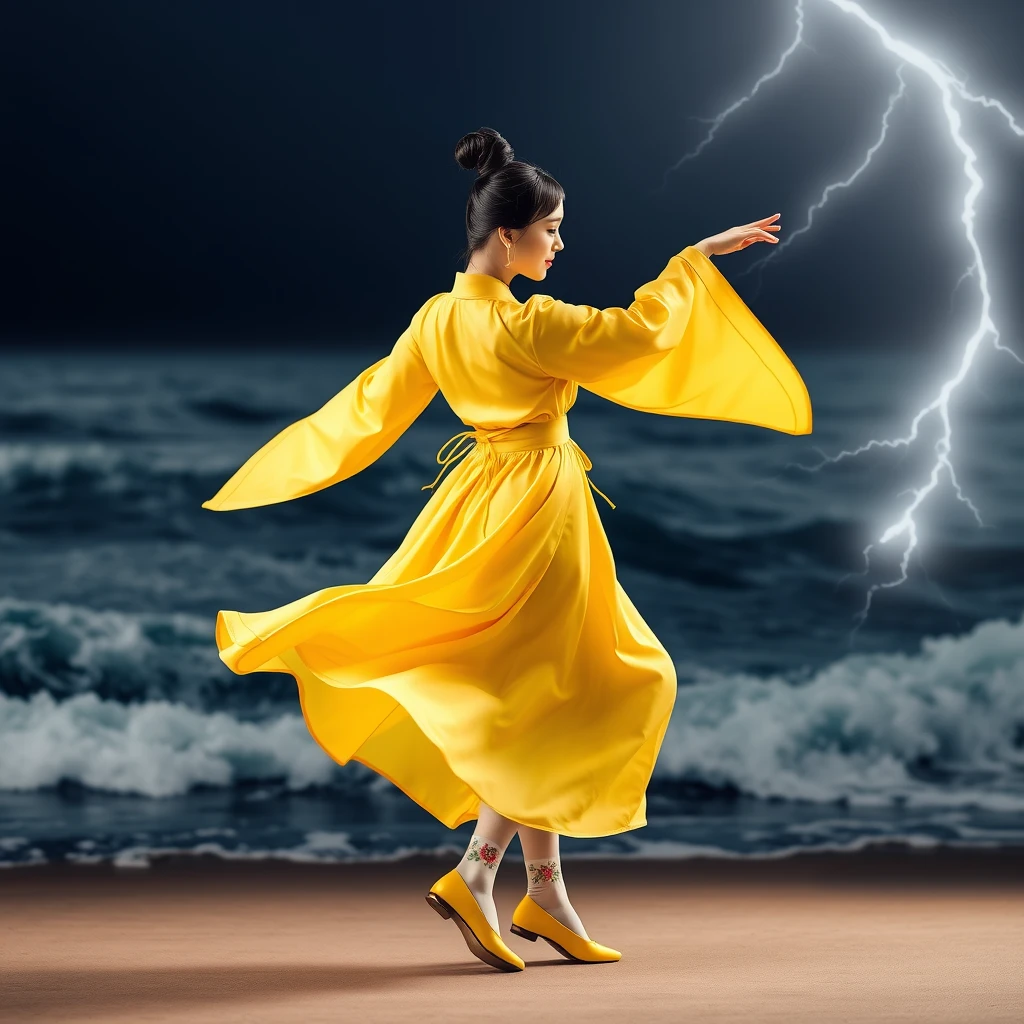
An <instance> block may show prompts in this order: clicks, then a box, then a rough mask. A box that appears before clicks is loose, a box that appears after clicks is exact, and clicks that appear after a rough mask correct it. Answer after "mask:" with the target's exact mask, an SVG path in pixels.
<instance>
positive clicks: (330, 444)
mask: <svg viewBox="0 0 1024 1024" xmlns="http://www.w3.org/2000/svg"><path fill="white" fill-rule="evenodd" d="M579 387H583V388H586V389H587V390H588V391H592V392H594V393H595V394H598V395H601V396H603V397H604V398H607V399H609V400H610V401H612V402H616V403H618V404H619V405H624V406H627V407H629V408H631V409H639V410H642V411H644V412H651V413H660V414H661V415H663V416H690V417H701V418H706V419H719V420H732V421H735V422H738V423H749V424H756V425H757V426H761V427H766V428H769V429H772V430H779V431H784V432H786V433H790V434H806V433H809V432H810V430H811V407H810V399H809V396H808V393H807V389H806V387H805V386H804V382H803V380H802V379H801V377H800V375H799V373H798V372H797V370H796V369H795V368H794V366H793V365H792V363H791V362H790V361H789V359H788V358H787V357H786V355H785V353H784V352H783V351H782V350H781V348H780V347H779V345H778V343H777V342H776V341H775V340H774V339H773V338H772V336H771V335H770V334H769V333H768V331H767V330H766V329H765V328H764V327H763V326H762V325H761V323H760V322H759V321H758V320H757V318H756V317H755V316H754V314H753V313H752V312H751V310H750V309H749V308H748V307H747V306H746V305H745V304H744V303H743V301H742V300H741V299H740V297H739V296H738V295H737V293H736V292H735V291H734V290H733V288H732V287H731V286H730V284H729V283H728V281H727V280H726V279H725V278H724V277H723V276H722V274H721V273H720V272H719V270H718V268H717V267H716V266H715V265H714V264H713V263H712V262H711V260H709V259H708V258H707V257H706V256H704V255H703V254H702V253H701V252H700V251H698V250H697V249H696V248H694V247H693V246H688V247H687V248H685V249H684V250H683V251H682V252H680V253H678V254H677V255H674V256H672V257H671V259H669V261H668V265H667V266H666V267H665V269H664V270H663V271H662V272H661V274H659V275H658V277H657V278H656V279H655V280H653V281H651V282H649V283H648V284H645V285H643V286H642V287H641V288H640V289H638V290H637V291H636V293H635V301H634V302H633V303H632V304H631V305H630V306H629V307H628V308H618V307H615V308H610V309H598V308H595V307H592V306H586V305H571V304H569V303H565V302H561V301H559V300H557V299H553V298H551V297H550V296H547V295H534V296H531V297H530V298H529V299H527V300H526V301H525V302H519V301H517V300H516V298H515V296H514V295H513V294H512V292H511V290H510V289H509V288H508V286H507V285H506V284H505V283H504V282H502V281H500V280H499V279H498V278H495V277H491V276H489V275H484V274H464V273H457V274H456V275H455V283H454V285H453V287H452V290H451V291H450V292H441V293H439V294H437V295H434V296H432V297H431V298H430V299H428V300H427V302H426V303H424V305H423V306H422V307H421V308H420V309H419V310H418V311H417V312H416V314H415V316H414V317H413V318H412V321H411V322H410V324H409V326H408V328H407V329H406V330H405V331H403V332H402V334H401V335H400V337H399V338H398V340H397V342H396V343H395V345H394V347H393V348H392V350H391V352H390V353H389V354H388V355H386V356H384V357H383V358H382V359H380V360H378V361H377V362H375V363H374V364H373V365H372V366H369V367H367V369H365V370H364V371H363V372H362V373H361V374H360V375H359V376H358V377H356V378H355V379H354V380H353V381H351V382H350V383H349V384H348V385H347V386H346V387H345V388H344V389H343V390H341V391H340V392H339V393H338V394H337V395H335V396H334V397H333V398H332V399H331V400H330V401H328V402H327V403H326V404H325V405H324V406H323V407H322V408H320V409H319V410H317V411H316V412H314V413H312V414H311V415H309V416H307V417H305V418H304V419H301V420H299V421H297V422H296V423H293V424H291V425H290V426H288V427H285V428H284V429H283V430H282V431H281V432H280V433H279V434H277V436H275V437H274V438H272V439H271V440H270V441H268V442H267V443H266V444H265V445H264V446H263V447H262V448H261V449H260V450H259V451H257V452H256V453H255V454H254V455H252V456H251V457H250V458H249V459H248V461H247V462H246V463H245V464H244V465H243V466H242V467H241V468H240V469H239V470H238V471H237V472H236V473H235V474H234V475H233V476H232V477H231V479H229V480H228V481H227V483H225V484H224V486H223V487H222V488H221V489H220V490H219V491H218V492H217V494H216V495H215V496H214V497H213V498H211V499H210V500H209V501H206V502H204V503H203V507H204V508H208V509H213V510H215V511H227V510H230V509H238V508H252V507H255V506H259V505H269V504H272V503H275V502H279V501H287V500H289V499H292V498H297V497H300V496H301V495H304V494H309V493H311V492H313V491H316V490H319V489H321V488H323V487H328V486H330V485H331V484H334V483H337V482H338V481H340V480H344V479H346V478H348V477H350V476H352V475H354V474H355V473H358V472H359V471H360V470H361V469H364V468H365V467H366V466H368V465H369V464H370V463H372V462H373V461H374V460H375V459H377V458H378V457H379V456H380V455H382V454H383V453H384V452H385V451H387V450H388V448H390V447H391V445H392V444H394V442H395V441H396V440H397V438H398V437H399V436H400V435H401V434H402V432H403V431H405V430H406V429H407V428H408V427H409V425H410V424H411V423H412V422H413V421H414V420H415V419H416V417H417V416H419V415H420V413H421V412H422V411H423V410H424V409H425V408H426V406H427V405H428V404H429V403H430V401H431V399H432V398H433V397H434V396H435V394H436V393H437V392H438V390H440V392H441V394H442V395H443V396H444V398H445V400H446V401H447V402H448V404H449V406H450V407H451V408H452V410H453V411H454V412H455V414H456V415H457V416H458V417H459V419H460V420H461V421H462V422H463V423H464V424H466V426H467V427H469V428H470V429H468V430H466V431H463V432H461V433H460V434H456V435H455V437H453V438H452V439H451V441H449V442H446V444H445V445H444V446H442V449H441V451H440V452H439V453H438V456H437V461H438V462H439V463H440V464H441V473H440V474H439V478H440V477H441V476H442V475H443V474H444V473H445V469H446V467H447V466H448V465H449V464H450V463H454V462H457V465H455V466H454V468H452V469H450V470H449V471H448V473H447V475H446V476H444V478H443V480H442V481H441V483H440V485H438V481H437V480H435V481H434V483H433V484H428V485H427V487H429V488H432V489H433V488H436V489H435V490H434V493H433V494H432V495H431V497H430V498H429V500H428V501H427V502H426V503H425V504H424V507H423V509H422V510H421V511H420V513H419V514H418V515H417V516H416V518H415V520H414V522H413V523H412V526H411V527H410V529H409V531H408V533H407V534H406V536H405V538H404V539H403V541H402V542H401V544H400V545H399V547H398V549H397V550H396V551H395V553H394V554H393V555H392V556H391V557H390V558H389V559H388V560H387V561H386V562H385V563H384V565H383V566H382V567H381V568H380V570H379V571H378V572H377V573H376V574H375V575H374V576H373V578H372V579H371V580H370V581H369V582H368V583H367V584H365V585H346V586H335V587H327V588H326V589H324V590H318V591H316V592H315V593H312V594H309V595H308V596H306V597H300V598H299V599H298V600H296V601H292V602H290V603H289V604H286V605H283V606H282V607H280V608H275V609H272V610H271V611H250V612H239V611H220V612H218V613H217V621H216V643H217V646H218V649H219V651H220V657H221V660H222V661H223V662H224V663H225V664H226V665H227V666H228V667H229V668H230V669H231V670H232V671H233V672H235V673H237V674H239V675H242V674H246V673H250V672H286V673H291V674H292V675H294V677H295V679H296V681H297V683H298V689H299V701H300V704H301V707H302V713H303V716H304V719H305V722H306V725H307V726H308V728H309V730H310V732H311V734H312V735H313V737H314V739H315V740H316V741H317V743H319V745H320V746H321V747H322V748H323V749H324V750H325V751H326V752H327V754H329V755H330V756H331V757H332V758H333V759H334V760H335V761H337V762H338V763H339V764H345V763H347V762H348V761H350V760H356V761H360V762H362V763H363V764H365V765H367V766H368V767H370V768H372V769H373V770H374V771H376V772H377V773H379V774H380V775H383V776H384V777H385V778H387V779H389V780H390V781H391V782H392V783H394V785H395V786H397V787H398V788H399V789H401V790H402V791H403V792H404V793H406V794H407V795H408V796H409V797H410V798H411V799H413V800H415V801H416V803H418V804H420V805H421V806H422V807H424V808H425V809H426V810H427V811H429V812H430V813H431V814H432V815H434V817H436V818H437V819H438V820H440V821H442V822H444V823H445V824H446V825H447V826H448V827H449V828H455V827H457V826H458V825H461V824H462V823H463V822H466V821H470V820H473V819H475V818H477V816H478V813H479V806H480V803H481V801H483V802H484V803H486V804H488V805H489V806H490V807H493V808H494V809H495V810H496V811H498V812H499V813H500V814H503V815H505V816H506V817H508V818H511V819H513V820H514V821H517V822H520V823H522V824H526V825H532V826H534V827H536V828H541V829H547V830H550V831H555V832H559V833H561V834H563V835H567V836H578V837H586V836H606V835H613V834H615V833H619V832H625V831H627V830H629V829H635V828H640V827H641V826H643V825H645V824H646V823H647V818H646V810H647V799H646V788H647V784H648V782H649V780H650V777H651V773H652V772H653V769H654V764H655V760H656V758H657V756H658V752H659V750H660V747H661V743H662V739H663V738H664V735H665V731H666V729H667V727H668V722H669V718H670V715H671V712H672V708H673V704H674V701H675V696H676V673H675V668H674V666H673V662H672V658H671V657H670V656H669V654H668V652H667V651H666V650H665V648H664V646H663V645H662V644H661V643H660V641H659V640H658V638H657V637H656V636H655V635H654V633H653V632H652V631H651V629H650V627H649V626H648V625H647V623H646V622H645V621H644V620H643V618H642V617H641V616H640V614H639V612H638V611H637V610H636V608H635V607H634V606H633V604H632V602H631V601H630V599H629V597H628V596H627V594H626V593H625V591H624V590H623V588H622V586H621V585H620V584H619V582H618V580H617V579H616V575H615V565H614V562H613V558H612V552H611V550H610V548H609V545H608V540H607V537H606V536H605V532H604V529H603V527H602V524H601V518H600V515H599V513H598V506H597V502H596V500H595V498H594V495H593V494H592V493H591V487H593V485H592V484H591V486H590V487H588V483H589V478H588V477H587V475H586V470H588V469H590V460H589V459H588V458H587V456H586V455H585V454H584V453H583V451H582V450H581V449H580V448H579V447H578V446H577V445H576V443H575V442H574V441H573V440H572V439H571V438H570V437H569V429H568V420H567V417H566V413H567V411H568V410H569V409H570V408H571V407H572V405H573V403H574V402H575V400H576V395H577V390H578V388H579ZM464 455H465V456H467V457H465V458H462V456H464ZM460 459H461V461H457V460H460ZM595 489H596V488H595ZM609 503H610V501H609ZM613 507H614V506H613Z"/></svg>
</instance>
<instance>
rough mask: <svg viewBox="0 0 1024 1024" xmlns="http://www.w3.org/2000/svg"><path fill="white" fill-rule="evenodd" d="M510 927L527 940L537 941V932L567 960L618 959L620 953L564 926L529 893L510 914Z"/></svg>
mask: <svg viewBox="0 0 1024 1024" xmlns="http://www.w3.org/2000/svg"><path fill="white" fill-rule="evenodd" d="M512 931H513V932H514V933H515V934H516V935H521V936H522V937H523V938H524V939H529V940H530V941H531V942H536V941H537V936H538V935H539V936H540V937H541V938H542V939H544V940H545V941H547V942H549V943H550V944H551V945H552V946H554V947H555V949H557V950H558V952H559V953H561V954H562V956H564V957H568V958H569V959H570V960H577V961H579V962H580V963H585V964H601V963H609V962H610V961H612V960H619V959H620V958H621V957H622V954H621V953H620V952H619V951H618V950H617V949H612V948H611V946H602V945H601V943H600V942H594V940H593V939H585V938H583V936H582V935H577V934H576V932H574V931H573V930H572V929H571V928H566V926H565V925H564V924H562V922H561V921H559V920H558V919H557V918H555V917H552V916H551V915H550V914H549V913H548V912H547V911H546V910H545V909H544V908H543V907H542V906H541V905H540V904H539V903H538V902H537V901H536V900H535V899H534V898H533V897H532V896H529V895H527V896H524V897H523V898H522V899H521V900H520V901H519V906H518V907H516V909H515V912H514V913H513V914H512Z"/></svg>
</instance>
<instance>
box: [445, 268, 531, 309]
mask: <svg viewBox="0 0 1024 1024" xmlns="http://www.w3.org/2000/svg"><path fill="white" fill-rule="evenodd" d="M451 293H452V295H454V296H455V298H457V299H506V300H507V301H509V302H518V301H519V300H518V299H517V298H516V297H515V296H514V295H513V294H512V289H511V288H509V286H508V285H507V284H505V282H504V281H501V280H499V279H498V278H496V277H491V275H490V274H464V273H462V271H456V273H455V284H453V285H452V292H451Z"/></svg>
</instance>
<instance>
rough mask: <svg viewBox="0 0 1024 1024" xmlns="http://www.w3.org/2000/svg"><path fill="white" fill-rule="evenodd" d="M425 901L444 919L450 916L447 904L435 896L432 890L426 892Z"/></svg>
mask: <svg viewBox="0 0 1024 1024" xmlns="http://www.w3.org/2000/svg"><path fill="white" fill-rule="evenodd" d="M427 903H429V904H430V905H431V906H432V907H433V908H434V909H435V910H436V911H437V912H438V913H439V914H440V915H441V916H442V917H443V918H444V919H445V920H446V921H447V920H448V918H450V917H451V916H452V915H451V913H450V908H449V907H448V904H447V903H445V901H444V900H443V899H441V898H440V897H439V896H435V895H434V894H433V893H432V892H428V893H427Z"/></svg>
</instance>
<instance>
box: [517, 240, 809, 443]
mask: <svg viewBox="0 0 1024 1024" xmlns="http://www.w3.org/2000/svg"><path fill="white" fill-rule="evenodd" d="M524 315H525V316H524V318H525V321H526V328H527V333H528V336H529V338H530V341H531V344H532V346H533V351H534V356H535V358H536V361H537V363H538V365H539V366H540V368H541V369H542V370H543V371H544V372H545V373H549V374H550V375H551V376H553V377H559V378H562V379H565V380H574V381H576V382H578V383H579V385H580V386H581V387H583V388H585V389H586V390H588V391H592V392H593V393H594V394H597V395H601V396H602V397H603V398H607V399H608V400H609V401H612V402H615V403H617V404H619V405H624V406H626V407H628V408H631V409H639V410H641V411H643V412H653V413H660V414H661V415H663V416H691V417H697V418H701V419H719V420H730V421H733V422H739V423H750V424H753V425H755V426H760V427H767V428H769V429H772V430H779V431H783V432H785V433H789V434H807V433H810V431H811V403H810V396H809V395H808V393H807V388H806V386H805V384H804V382H803V380H802V378H801V377H800V374H799V373H798V372H797V370H796V368H795V367H794V366H793V364H792V363H791V362H790V360H789V358H788V357H787V356H786V354H785V352H783V350H782V348H781V347H780V346H779V344H778V342H776V341H775V339H774V338H773V337H772V336H771V334H769V333H768V331H767V330H766V328H765V327H764V326H763V325H762V324H761V322H760V321H759V320H758V319H757V317H756V316H755V315H754V314H753V312H752V311H751V310H750V309H749V307H748V306H747V305H746V304H745V303H744V302H743V300H742V299H741V298H740V297H739V295H738V294H737V293H736V292H735V290H734V289H733V288H732V286H731V285H730V284H729V282H728V281H727V280H726V278H725V277H724V276H723V275H722V274H721V272H720V271H719V270H718V268H717V267H716V266H715V265H714V264H713V263H712V262H711V260H710V259H709V258H708V256H707V255H706V254H705V252H704V251H703V249H702V248H698V247H697V246H693V245H690V246H687V247H686V248H685V249H683V251H682V252H680V253H677V254H676V255H675V256H673V257H671V259H669V261H668V265H667V266H666V267H665V269H664V270H663V271H662V272H661V273H660V274H659V275H658V277H657V278H655V279H654V280H653V281H651V282H649V283H648V284H645V285H643V286H641V287H640V288H638V289H637V291H636V292H635V298H634V302H633V303H632V304H631V305H630V306H629V307H628V308H619V307H611V308H609V309H598V308H595V307H593V306H586V305H572V304H570V303H566V302H561V301H559V300H557V299H553V298H551V297H550V296H548V295H535V296H531V298H530V299H528V300H527V302H526V303H524Z"/></svg>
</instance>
